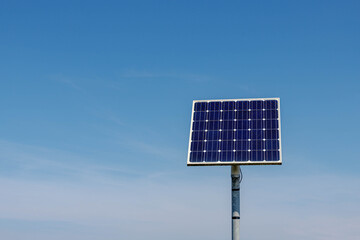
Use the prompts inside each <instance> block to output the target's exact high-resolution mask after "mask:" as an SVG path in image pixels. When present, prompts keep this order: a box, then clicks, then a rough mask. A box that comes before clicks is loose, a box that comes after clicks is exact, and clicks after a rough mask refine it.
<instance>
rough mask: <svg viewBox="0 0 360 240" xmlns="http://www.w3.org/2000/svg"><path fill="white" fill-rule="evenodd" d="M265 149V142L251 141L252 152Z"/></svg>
mask: <svg viewBox="0 0 360 240" xmlns="http://www.w3.org/2000/svg"><path fill="white" fill-rule="evenodd" d="M264 148H265V142H264V141H263V140H254V141H250V149H251V150H263V149H264Z"/></svg>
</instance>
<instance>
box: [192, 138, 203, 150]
mask: <svg viewBox="0 0 360 240" xmlns="http://www.w3.org/2000/svg"><path fill="white" fill-rule="evenodd" d="M204 149H205V142H195V141H194V142H191V148H190V150H191V151H194V152H201V151H204Z"/></svg>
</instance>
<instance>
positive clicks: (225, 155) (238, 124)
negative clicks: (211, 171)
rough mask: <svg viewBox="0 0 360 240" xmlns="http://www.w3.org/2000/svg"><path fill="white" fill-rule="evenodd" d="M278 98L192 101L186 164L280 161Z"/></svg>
mask: <svg viewBox="0 0 360 240" xmlns="http://www.w3.org/2000/svg"><path fill="white" fill-rule="evenodd" d="M279 122H280V120H279V99H246V100H241V99H238V100H211V101H194V105H193V115H192V124H191V133H190V143H189V155H188V165H224V164H225V165H226V164H281V144H280V124H279Z"/></svg>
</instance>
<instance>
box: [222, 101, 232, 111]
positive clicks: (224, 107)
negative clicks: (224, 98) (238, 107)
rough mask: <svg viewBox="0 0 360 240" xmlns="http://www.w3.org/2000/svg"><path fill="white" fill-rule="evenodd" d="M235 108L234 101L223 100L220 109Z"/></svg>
mask: <svg viewBox="0 0 360 240" xmlns="http://www.w3.org/2000/svg"><path fill="white" fill-rule="evenodd" d="M234 109H235V102H232V101H231V102H223V103H222V110H225V111H229V110H234Z"/></svg>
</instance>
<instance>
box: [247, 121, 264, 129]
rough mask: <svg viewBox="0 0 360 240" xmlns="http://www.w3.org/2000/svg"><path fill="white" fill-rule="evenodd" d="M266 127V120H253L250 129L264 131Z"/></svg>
mask: <svg viewBox="0 0 360 240" xmlns="http://www.w3.org/2000/svg"><path fill="white" fill-rule="evenodd" d="M264 126H265V124H264V120H251V121H250V129H263V128H264Z"/></svg>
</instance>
